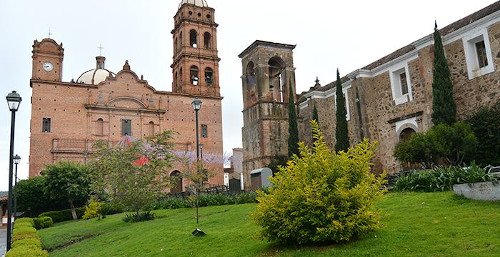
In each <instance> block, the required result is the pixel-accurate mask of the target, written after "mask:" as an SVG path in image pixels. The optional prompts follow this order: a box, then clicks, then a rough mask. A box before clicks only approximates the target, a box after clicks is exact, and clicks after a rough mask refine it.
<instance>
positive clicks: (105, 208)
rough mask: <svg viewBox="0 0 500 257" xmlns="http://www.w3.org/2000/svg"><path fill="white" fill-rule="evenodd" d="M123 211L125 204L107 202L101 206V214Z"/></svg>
mask: <svg viewBox="0 0 500 257" xmlns="http://www.w3.org/2000/svg"><path fill="white" fill-rule="evenodd" d="M122 212H123V206H122V205H120V204H117V203H110V202H105V203H103V204H102V206H101V214H102V215H103V216H106V215H113V214H117V213H122Z"/></svg>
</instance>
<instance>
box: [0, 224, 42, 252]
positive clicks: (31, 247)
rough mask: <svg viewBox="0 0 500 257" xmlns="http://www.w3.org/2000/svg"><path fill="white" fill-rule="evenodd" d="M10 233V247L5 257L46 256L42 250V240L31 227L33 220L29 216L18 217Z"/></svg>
mask: <svg viewBox="0 0 500 257" xmlns="http://www.w3.org/2000/svg"><path fill="white" fill-rule="evenodd" d="M14 224H15V225H14V231H13V235H12V248H11V249H10V250H9V251H8V252H7V254H6V255H5V256H6V257H25V256H30V257H32V256H33V257H48V256H49V254H48V252H47V251H44V250H42V242H41V241H40V237H39V236H38V234H37V232H36V229H35V228H33V225H34V224H35V221H34V220H33V219H31V218H20V219H17V220H16V221H15V223H14Z"/></svg>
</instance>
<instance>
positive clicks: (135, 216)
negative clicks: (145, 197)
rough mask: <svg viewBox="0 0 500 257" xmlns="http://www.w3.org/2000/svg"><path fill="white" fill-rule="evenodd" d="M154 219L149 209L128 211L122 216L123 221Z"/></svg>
mask: <svg viewBox="0 0 500 257" xmlns="http://www.w3.org/2000/svg"><path fill="white" fill-rule="evenodd" d="M154 219H155V215H154V213H152V212H150V211H144V212H134V213H128V214H126V215H125V217H123V221H125V222H141V221H147V220H154Z"/></svg>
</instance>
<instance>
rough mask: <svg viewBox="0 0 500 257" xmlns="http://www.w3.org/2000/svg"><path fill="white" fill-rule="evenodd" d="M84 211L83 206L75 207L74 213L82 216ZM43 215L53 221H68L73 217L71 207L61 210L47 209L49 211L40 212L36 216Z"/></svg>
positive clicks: (79, 216)
mask: <svg viewBox="0 0 500 257" xmlns="http://www.w3.org/2000/svg"><path fill="white" fill-rule="evenodd" d="M84 212H85V207H80V208H76V215H77V216H78V218H81V217H82V216H83V213H84ZM44 216H46V217H51V218H52V221H53V222H54V223H58V222H63V221H68V220H72V219H73V216H72V214H71V209H67V210H62V211H49V212H44V213H41V214H40V215H38V217H44Z"/></svg>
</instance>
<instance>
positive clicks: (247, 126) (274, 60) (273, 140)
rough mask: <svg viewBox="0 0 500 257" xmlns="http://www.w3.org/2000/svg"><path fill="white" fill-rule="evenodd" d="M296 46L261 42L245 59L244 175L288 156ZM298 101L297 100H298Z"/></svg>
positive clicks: (250, 50)
mask: <svg viewBox="0 0 500 257" xmlns="http://www.w3.org/2000/svg"><path fill="white" fill-rule="evenodd" d="M294 48H295V45H288V44H279V43H273V42H267V41H260V40H257V41H255V42H254V43H252V44H251V45H250V46H249V47H248V48H247V49H245V50H244V51H243V52H242V53H241V54H240V55H239V56H238V57H240V58H241V59H242V66H243V67H242V68H243V69H242V73H243V74H242V76H241V79H242V91H243V129H242V137H243V172H244V174H245V175H246V176H247V179H246V181H249V174H250V172H251V171H252V170H255V169H259V168H263V167H266V166H267V165H269V163H270V162H271V161H272V160H273V159H275V158H279V157H287V156H288V103H289V92H290V88H291V89H292V91H293V96H294V97H296V94H295V68H294V67H293V49H294ZM295 100H296V99H295Z"/></svg>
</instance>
